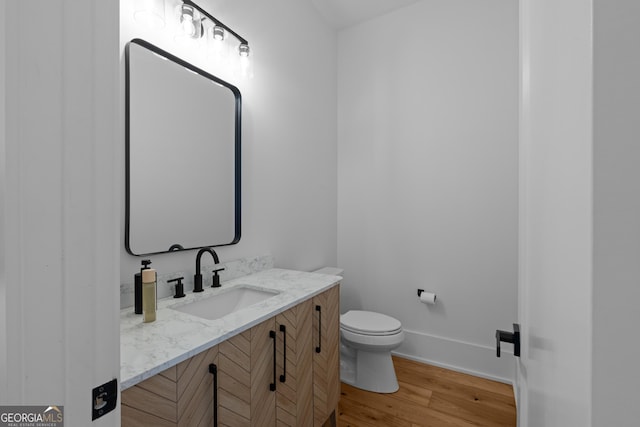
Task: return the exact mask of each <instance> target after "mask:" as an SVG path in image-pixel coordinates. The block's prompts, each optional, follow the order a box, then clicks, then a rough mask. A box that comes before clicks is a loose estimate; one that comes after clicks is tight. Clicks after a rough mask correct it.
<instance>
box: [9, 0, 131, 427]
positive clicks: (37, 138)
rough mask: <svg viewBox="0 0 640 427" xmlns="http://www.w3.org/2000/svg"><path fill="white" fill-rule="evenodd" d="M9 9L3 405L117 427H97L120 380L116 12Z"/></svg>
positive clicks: (98, 5) (62, 2)
mask: <svg viewBox="0 0 640 427" xmlns="http://www.w3.org/2000/svg"><path fill="white" fill-rule="evenodd" d="M3 7H4V8H6V9H4V12H5V13H6V16H13V17H22V18H24V19H7V20H6V22H5V25H3V28H2V30H3V31H2V32H3V35H4V36H3V43H5V41H6V52H5V55H4V61H5V62H4V63H3V64H1V65H3V68H4V69H5V72H6V78H7V83H6V98H5V100H6V105H7V107H6V110H5V111H4V113H5V114H6V118H5V120H6V121H5V124H6V135H5V138H6V139H5V138H3V142H4V144H3V147H2V149H3V150H4V152H5V156H6V157H5V158H4V159H5V160H6V165H5V166H6V168H5V169H3V170H2V182H3V185H5V186H6V187H5V193H4V194H2V196H3V202H2V208H3V209H2V218H3V222H4V224H3V228H4V235H3V239H2V245H3V246H4V248H3V251H2V255H3V262H4V267H5V269H4V272H3V279H4V281H5V283H6V298H7V304H6V311H4V310H3V311H2V313H1V316H2V318H3V321H2V325H3V327H4V326H5V322H6V339H3V340H2V342H0V347H2V348H3V351H4V349H5V348H6V352H7V358H6V360H5V359H4V358H0V361H1V362H2V363H3V366H2V369H1V370H2V371H3V375H2V377H3V380H4V379H6V386H5V384H4V381H3V386H2V388H0V392H2V394H1V395H0V402H1V403H2V404H26V405H43V404H45V405H47V404H51V405H64V407H65V425H70V426H83V425H84V426H87V425H96V426H105V425H117V424H118V420H119V410H116V411H115V412H114V413H113V414H110V415H107V416H105V417H103V418H102V419H100V420H97V421H96V422H94V423H92V422H91V390H92V389H93V388H94V387H96V386H98V385H100V384H102V383H104V382H106V381H109V380H111V379H113V378H116V377H118V376H119V374H120V363H119V333H118V328H117V324H118V305H119V304H118V302H119V295H118V289H117V282H118V271H119V262H118V261H119V260H118V238H117V233H118V228H119V221H118V212H119V204H120V203H121V200H120V198H119V197H117V196H118V191H117V183H118V181H117V179H116V174H115V172H116V169H115V165H116V161H115V144H116V143H117V139H116V131H115V130H116V129H117V123H118V119H119V114H118V103H117V96H116V93H117V92H116V91H117V85H118V75H117V66H118V61H117V21H118V6H117V4H113V2H104V1H78V0H75V1H74V0H58V1H47V2H22V1H21V2H5V4H4V5H3ZM27 18H28V19H27ZM25 19H26V20H25ZM27 21H28V25H25V22H27ZM70 22H72V23H74V25H69V23H70ZM34 28H36V29H41V30H43V31H44V32H43V31H34ZM4 131H5V129H4V128H3V132H4ZM2 338H5V337H4V336H3V337H2Z"/></svg>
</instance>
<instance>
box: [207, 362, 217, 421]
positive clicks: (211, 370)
mask: <svg viewBox="0 0 640 427" xmlns="http://www.w3.org/2000/svg"><path fill="white" fill-rule="evenodd" d="M209 373H210V374H211V375H213V427H218V367H217V366H216V365H215V364H214V363H211V364H210V365H209Z"/></svg>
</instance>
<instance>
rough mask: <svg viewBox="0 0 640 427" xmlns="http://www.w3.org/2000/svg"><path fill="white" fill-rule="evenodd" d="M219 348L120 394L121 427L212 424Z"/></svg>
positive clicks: (197, 356) (190, 426)
mask: <svg viewBox="0 0 640 427" xmlns="http://www.w3.org/2000/svg"><path fill="white" fill-rule="evenodd" d="M217 361H218V346H215V347H212V348H210V349H209V350H207V351H203V352H202V353H200V354H197V355H196V356H193V357H192V358H190V359H187V360H185V361H184V362H181V363H179V364H178V365H176V366H173V367H171V368H169V369H167V370H166V371H164V372H161V373H159V374H157V375H155V376H153V377H151V378H149V379H147V380H145V381H143V382H141V383H139V384H137V385H135V386H133V387H131V388H129V389H127V390H125V391H123V392H122V405H121V406H122V418H121V422H122V426H123V427H152V426H153V427H199V426H211V425H213V376H212V375H211V374H210V373H209V364H210V363H217Z"/></svg>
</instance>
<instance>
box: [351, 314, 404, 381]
mask: <svg viewBox="0 0 640 427" xmlns="http://www.w3.org/2000/svg"><path fill="white" fill-rule="evenodd" d="M403 340H404V332H403V330H402V324H401V323H400V321H399V320H397V319H394V318H393V317H390V316H387V315H384V314H380V313H374V312H372V311H361V310H351V311H347V312H346V313H345V314H343V315H341V316H340V380H341V381H342V382H344V383H346V384H350V385H352V386H354V387H357V388H361V389H363V390H368V391H373V392H376V393H394V392H396V391H398V388H399V386H398V380H397V378H396V372H395V369H394V367H393V360H392V359H391V350H393V349H395V348H397V347H399V346H400V344H402V341H403Z"/></svg>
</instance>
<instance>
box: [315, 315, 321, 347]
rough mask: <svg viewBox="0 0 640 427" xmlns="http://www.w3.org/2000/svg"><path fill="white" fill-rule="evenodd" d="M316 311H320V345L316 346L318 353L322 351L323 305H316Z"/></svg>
mask: <svg viewBox="0 0 640 427" xmlns="http://www.w3.org/2000/svg"><path fill="white" fill-rule="evenodd" d="M316 311H317V312H318V346H317V347H316V353H320V352H321V351H322V307H320V306H319V305H316Z"/></svg>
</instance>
